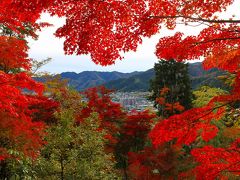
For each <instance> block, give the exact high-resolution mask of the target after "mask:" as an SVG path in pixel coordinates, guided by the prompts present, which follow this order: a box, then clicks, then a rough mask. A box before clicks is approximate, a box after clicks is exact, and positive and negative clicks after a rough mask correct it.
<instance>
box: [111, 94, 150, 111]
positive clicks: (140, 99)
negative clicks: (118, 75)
mask: <svg viewBox="0 0 240 180" xmlns="http://www.w3.org/2000/svg"><path fill="white" fill-rule="evenodd" d="M148 96H149V92H115V93H113V94H112V95H111V97H112V100H113V101H114V102H117V103H120V104H121V105H122V106H123V107H124V109H126V110H127V111H131V110H137V111H143V110H145V109H151V110H153V111H155V108H154V107H153V102H151V101H149V100H148V99H147V97H148Z"/></svg>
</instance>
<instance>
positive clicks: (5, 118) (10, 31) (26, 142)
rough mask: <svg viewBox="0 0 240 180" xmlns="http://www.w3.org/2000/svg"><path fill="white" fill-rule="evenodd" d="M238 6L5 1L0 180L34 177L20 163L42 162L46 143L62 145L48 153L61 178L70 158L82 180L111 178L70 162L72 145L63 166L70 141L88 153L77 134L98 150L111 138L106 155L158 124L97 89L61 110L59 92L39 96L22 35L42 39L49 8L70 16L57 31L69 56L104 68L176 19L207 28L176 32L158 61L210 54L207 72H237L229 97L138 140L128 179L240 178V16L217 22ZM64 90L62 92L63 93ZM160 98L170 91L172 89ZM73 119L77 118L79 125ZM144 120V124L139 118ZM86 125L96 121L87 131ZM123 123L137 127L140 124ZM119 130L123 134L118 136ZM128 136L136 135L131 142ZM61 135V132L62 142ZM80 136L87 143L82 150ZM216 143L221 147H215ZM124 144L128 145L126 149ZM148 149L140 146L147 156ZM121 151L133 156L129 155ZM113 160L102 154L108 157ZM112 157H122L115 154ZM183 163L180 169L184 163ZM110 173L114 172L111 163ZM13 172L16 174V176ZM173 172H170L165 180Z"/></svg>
mask: <svg viewBox="0 0 240 180" xmlns="http://www.w3.org/2000/svg"><path fill="white" fill-rule="evenodd" d="M231 4H233V0H222V1H219V0H210V1H205V0H198V1H192V2H191V3H189V1H187V0H178V1H176V0H173V1H165V0H161V1H158V0H138V1H132V0H123V1H119V0H106V1H89V0H79V1H75V0H41V1H36V0H21V1H20V0H1V1H0V9H1V11H0V88H1V91H0V107H1V109H0V118H1V119H0V142H1V143H0V167H1V169H0V173H1V178H2V179H4V178H9V177H11V176H13V175H16V173H20V175H19V176H20V178H24V177H26V174H27V173H28V172H29V173H30V176H31V177H32V176H33V174H34V172H32V171H26V168H24V167H23V168H21V167H22V165H23V166H24V165H25V164H26V167H27V168H30V167H31V166H30V165H29V163H28V162H32V163H36V162H37V160H36V159H37V158H38V157H40V156H39V155H40V154H41V153H42V152H44V151H45V150H46V149H45V148H47V147H48V146H47V145H46V141H49V146H51V145H54V144H57V145H62V147H61V148H58V149H54V148H50V151H49V152H51V151H53V152H51V153H52V156H48V157H47V158H49V161H48V162H46V163H50V164H51V163H52V162H54V165H56V166H52V167H51V168H53V169H54V171H56V172H59V167H61V168H60V169H61V171H60V172H61V176H60V177H61V178H62V179H63V176H65V175H67V174H66V173H65V172H64V171H63V169H64V166H63V164H65V165H66V161H67V163H70V164H71V165H69V166H71V167H77V168H80V169H81V170H80V171H85V172H86V173H85V175H86V176H85V177H93V176H94V178H95V177H98V176H99V177H103V176H105V177H108V176H107V175H106V174H104V173H105V172H100V171H99V172H92V171H90V170H89V171H88V170H86V169H89V164H88V163H86V164H84V167H82V166H80V165H79V166H73V165H72V161H69V159H71V157H73V158H75V157H76V156H77V154H78V152H76V151H74V150H75V149H74V148H71V151H70V152H69V153H70V154H66V153H65V152H63V154H64V161H62V160H60V161H59V158H58V157H59V155H60V157H61V155H63V154H62V153H61V152H62V151H61V150H62V148H63V149H64V148H69V146H68V143H70V142H72V143H73V144H71V143H70V146H74V145H77V147H78V146H80V147H81V148H83V149H82V150H83V151H85V150H86V151H88V150H89V149H91V148H92V146H93V145H92V142H89V141H88V139H89V138H88V135H86V134H85V135H81V138H80V137H79V136H80V135H79V134H78V133H80V132H81V128H82V130H83V131H84V132H87V133H89V134H91V135H92V136H91V138H93V139H92V140H93V141H94V140H96V145H99V146H100V147H101V149H103V148H102V147H103V144H104V143H103V142H102V140H103V139H102V134H101V133H104V132H106V133H107V135H106V136H105V138H106V139H108V141H109V142H107V143H106V144H104V148H106V149H108V151H110V152H109V153H112V152H113V153H114V150H116V149H115V147H116V144H117V143H118V142H121V140H122V139H121V138H119V137H124V136H125V137H126V138H128V140H129V142H131V141H134V142H138V140H139V138H142V139H144V140H145V138H146V133H147V132H148V131H149V130H150V126H149V124H146V122H149V123H150V122H151V121H149V120H150V119H151V118H152V116H151V115H149V114H147V115H146V114H144V113H143V114H141V113H140V114H137V115H139V116H143V117H141V118H139V117H137V118H136V117H134V116H132V115H126V114H125V113H124V112H122V111H121V108H120V107H119V105H116V104H114V103H112V102H110V101H109V97H108V96H102V97H101V98H99V97H98V95H99V93H96V92H95V93H92V92H94V91H92V92H91V91H89V92H87V94H86V95H87V96H89V97H92V99H91V98H89V101H88V103H87V105H86V108H83V109H82V110H81V109H80V107H79V106H75V105H74V106H73V107H70V108H69V109H68V106H67V108H65V107H64V108H62V107H61V105H63V104H64V103H62V104H61V102H59V101H58V100H57V99H56V100H55V101H56V102H55V101H54V98H56V97H58V96H54V97H52V99H50V98H45V97H42V96H43V95H42V92H43V86H42V85H41V84H39V83H36V82H35V81H34V80H33V79H32V78H31V73H29V72H28V71H29V70H30V62H29V59H28V55H27V49H28V47H27V45H26V41H24V40H23V38H24V37H26V36H32V37H36V30H38V29H40V28H41V27H43V26H44V25H47V24H41V23H38V22H37V19H38V18H39V17H40V14H41V13H42V12H44V11H48V12H49V13H50V14H51V15H58V16H60V17H61V16H65V17H66V24H65V25H64V26H63V27H60V28H59V29H58V30H57V32H56V33H55V34H56V36H57V37H64V38H65V42H64V50H65V53H66V54H77V55H81V54H90V55H91V57H92V60H93V61H94V62H95V63H97V64H101V65H109V64H113V63H114V62H115V60H116V59H122V56H121V53H122V52H128V51H136V50H137V47H138V45H139V44H141V42H142V39H143V38H144V37H151V36H153V35H155V34H157V33H159V32H160V33H161V29H162V27H166V28H168V29H174V28H175V27H176V24H177V23H179V22H181V23H185V24H186V25H193V26H194V25H195V26H196V25H198V24H204V25H206V26H205V28H204V29H203V30H202V31H201V32H200V33H199V34H198V35H195V36H186V35H185V34H184V33H182V32H177V33H176V34H175V35H173V36H169V37H163V38H160V40H159V42H158V44H157V46H156V55H157V57H158V58H159V59H165V60H171V59H175V60H176V61H179V62H181V61H186V60H193V59H201V58H204V61H203V66H204V68H205V69H211V68H218V69H221V70H224V71H228V72H229V73H231V75H230V74H228V75H227V76H228V77H227V79H228V81H230V82H231V83H230V84H231V90H230V92H229V93H227V94H221V95H218V96H215V97H213V98H212V99H211V100H210V101H209V102H208V103H207V104H206V105H204V106H202V107H196V108H192V109H189V110H187V111H184V112H183V113H181V114H174V115H172V116H170V117H167V118H166V119H159V121H158V122H157V124H156V125H155V126H154V128H153V129H152V130H151V132H150V133H149V137H150V139H151V142H148V141H147V138H146V142H145V143H143V142H140V144H139V145H141V147H138V145H137V146H135V147H128V149H130V150H132V149H133V150H136V149H138V150H140V151H139V152H128V153H127V154H128V156H129V157H128V160H129V162H128V163H129V166H128V168H127V169H126V168H125V171H126V170H128V171H129V173H125V175H126V174H130V175H131V177H132V178H135V179H144V178H150V179H154V178H157V179H159V178H160V179H161V178H162V179H166V178H169V179H171V178H177V177H179V178H196V179H224V178H225V179H226V178H229V179H230V178H232V179H233V178H236V179H238V178H239V175H240V163H239V162H240V153H239V152H240V145H239V144H240V140H239V123H238V120H239V112H238V108H239V101H240V93H239V92H240V71H239V68H240V67H239V64H240V63H239V62H240V59H239V58H240V50H239V45H240V41H239V39H240V37H239V32H240V28H239V23H240V20H239V19H236V18H234V17H233V18H229V19H221V18H219V17H218V14H219V13H220V12H222V11H224V10H225V9H226V8H227V7H228V6H229V5H231ZM60 90H63V89H62V88H60ZM60 92H61V91H60ZM163 92H166V89H165V90H164V91H163ZM100 93H102V94H106V92H105V90H104V89H102V90H100ZM163 95H164V93H163ZM64 100H65V99H64ZM105 100H106V101H105ZM105 102H107V104H106V103H105ZM59 103H60V104H59ZM75 108H76V110H77V112H79V114H78V113H77V114H76V115H75V113H74V112H73V111H75ZM49 109H50V110H49ZM105 109H106V110H105ZM103 110H104V111H103ZM92 112H97V113H98V115H99V118H96V117H91V114H92ZM39 114H41V115H44V117H43V116H39ZM54 114H55V115H54ZM45 115H46V116H45ZM53 116H54V117H53ZM126 116H127V117H126ZM226 116H228V117H231V119H230V120H231V121H232V123H230V124H228V125H226V126H225V127H224V124H223V126H222V127H223V128H225V129H226V130H225V131H224V132H225V133H222V130H221V127H220V126H219V122H221V121H222V120H223V119H224V118H226ZM46 117H49V118H51V119H52V118H53V119H52V120H51V121H50V122H51V123H47V121H48V118H47V119H46ZM88 118H90V119H88ZM74 119H76V122H73V120H74ZM96 119H98V120H99V121H100V122H99V126H98V123H96V124H95V125H96V126H91V125H92V124H93V123H92V120H96ZM56 120H58V121H59V122H56ZM88 120H89V121H88ZM138 120H140V121H139V122H138ZM141 120H142V121H141ZM45 122H46V123H45ZM84 122H85V123H87V124H88V123H89V124H91V125H89V126H84ZM124 122H127V123H132V124H133V127H131V126H129V124H127V125H126V124H124ZM54 123H55V124H54ZM46 124H49V126H50V127H47V126H46ZM81 124H82V125H81ZM139 126H140V127H141V128H142V127H143V134H138V133H136V132H137V131H139V129H141V128H140V127H139ZM135 127H136V128H137V129H136V128H135ZM46 128H47V129H46ZM54 128H56V129H59V131H60V132H59V131H58V130H56V131H55V129H54ZM78 128H79V129H78ZM121 128H123V129H122V130H121ZM96 129H97V130H99V131H100V133H99V134H98V133H96ZM74 131H77V132H76V133H75V132H74ZM126 131H129V132H126ZM46 132H48V133H49V134H46ZM55 133H56V134H55ZM58 133H59V134H58ZM129 133H130V134H132V135H136V136H135V137H134V138H129V136H128V135H129ZM221 133H222V134H223V135H225V136H226V135H227V136H228V137H229V134H230V137H231V138H229V139H230V140H229V141H226V143H223V141H220V139H221V138H220V137H219V136H220V135H221ZM56 135H58V136H57V137H56ZM65 135H66V136H67V137H65ZM73 135H74V136H73ZM121 135H122V136H121ZM63 136H64V138H66V139H68V138H69V141H70V142H69V141H68V140H66V139H63V141H62V142H63V143H62V144H60V140H59V139H54V137H56V138H60V139H61V137H63ZM52 138H53V139H52ZM91 138H90V139H91ZM79 139H81V140H82V141H85V142H84V143H82V144H81V143H80V144H78V143H79V142H78V140H79ZM216 139H218V140H219V141H218V142H222V143H221V144H219V143H214V141H215V140H216ZM124 143H125V142H124ZM131 143H132V142H131ZM125 144H126V145H127V146H128V143H125ZM143 144H144V145H143ZM108 145H110V146H108ZM143 146H146V147H143ZM84 147H86V149H84ZM107 147H110V148H107ZM148 147H149V148H148ZM42 148H43V149H42ZM81 148H80V149H81ZM44 149H45V150H44ZM141 149H143V150H142V151H141ZM95 150H96V149H95ZM47 152H48V150H47ZM59 152H60V153H59ZM94 152H96V153H97V154H95V156H90V157H91V158H94V160H98V155H101V156H102V155H103V154H102V153H103V151H101V152H99V151H98V150H96V151H94ZM141 153H142V154H141ZM119 154H121V155H126V152H121V153H119ZM108 156H109V155H105V153H104V155H103V158H107V157H108ZM115 157H118V156H117V155H115ZM170 157H171V158H170ZM40 158H41V157H40ZM44 158H46V156H45V157H44ZM91 158H90V159H91ZM29 159H30V160H29ZM60 159H61V158H60ZM66 159H67V160H66ZM28 160H29V161H28ZM179 160H180V162H183V163H179V164H178V163H177V162H178V161H179ZM90 161H91V160H90ZM99 162H100V164H97V165H96V166H94V167H96V171H98V169H99V168H100V169H101V168H104V167H105V165H106V164H105V163H106V162H107V161H106V162H105V160H104V162H103V159H101V160H100V161H99ZM186 162H191V163H190V164H191V166H185V168H180V169H179V166H180V165H184V163H186ZM9 163H10V164H9ZM74 163H80V164H81V165H82V164H83V163H82V159H81V158H80V161H77V159H76V161H74ZM74 163H73V164H74ZM19 164H21V166H19ZM27 164H28V165H27ZM93 164H94V163H93ZM186 164H187V163H186ZM85 165H86V166H85ZM17 166H19V167H17ZM49 166H51V165H49ZM110 166H111V165H110ZM71 167H67V168H71ZM62 168H63V169H62ZM85 168H86V169H85ZM108 168H110V169H111V168H112V167H109V166H108ZM13 170H16V171H14V172H13ZM69 171H71V170H69ZM108 172H109V171H108V170H107V171H106V173H107V174H108V175H110V176H111V177H110V178H112V176H115V175H114V174H113V175H112V174H111V173H110V174H109V173H108ZM169 172H170V174H168V173H169ZM44 173H46V172H44ZM62 173H63V174H62ZM96 173H98V174H96ZM99 173H100V174H99ZM102 173H103V174H102ZM76 176H77V175H76ZM15 177H16V176H15ZM78 177H79V176H78ZM85 177H84V178H85ZM96 179H97V178H96Z"/></svg>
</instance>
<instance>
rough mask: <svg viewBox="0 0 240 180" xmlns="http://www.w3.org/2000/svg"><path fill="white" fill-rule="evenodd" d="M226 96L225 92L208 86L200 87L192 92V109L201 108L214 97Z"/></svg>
mask: <svg viewBox="0 0 240 180" xmlns="http://www.w3.org/2000/svg"><path fill="white" fill-rule="evenodd" d="M222 94H226V91H224V90H222V89H220V88H212V87H209V86H201V87H200V88H198V89H197V90H195V91H193V95H194V100H193V101H192V103H193V106H194V107H202V106H204V105H207V104H208V102H209V101H210V100H211V99H212V98H213V97H214V96H216V95H222Z"/></svg>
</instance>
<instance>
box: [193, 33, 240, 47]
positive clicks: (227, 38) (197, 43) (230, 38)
mask: <svg viewBox="0 0 240 180" xmlns="http://www.w3.org/2000/svg"><path fill="white" fill-rule="evenodd" d="M236 39H240V36H239V37H226V38H215V39H210V40H207V41H200V42H196V43H195V44H194V45H192V46H190V47H193V46H195V45H199V44H205V43H209V42H214V41H225V40H236Z"/></svg>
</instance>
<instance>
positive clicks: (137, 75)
mask: <svg viewBox="0 0 240 180" xmlns="http://www.w3.org/2000/svg"><path fill="white" fill-rule="evenodd" d="M154 74H155V72H154V69H149V70H147V71H144V72H138V71H135V72H132V73H121V72H117V71H113V72H98V71H84V72H81V73H75V72H64V73H61V74H60V75H61V77H62V78H63V79H68V80H69V85H70V86H71V87H73V88H75V89H76V90H78V91H83V90H85V89H87V88H90V87H95V86H99V85H104V86H106V87H107V88H110V89H115V90H117V91H124V92H130V91H148V89H149V81H150V79H152V78H154ZM222 74H223V72H222V71H219V70H217V69H211V70H209V71H205V70H204V69H203V68H202V64H201V63H192V64H189V76H190V79H191V86H192V89H196V88H198V87H200V86H202V85H208V86H212V87H220V88H223V89H224V88H225V87H224V85H223V83H222V82H221V81H220V80H218V79H217V76H219V75H222ZM36 80H38V81H42V82H43V81H44V79H42V78H36Z"/></svg>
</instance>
